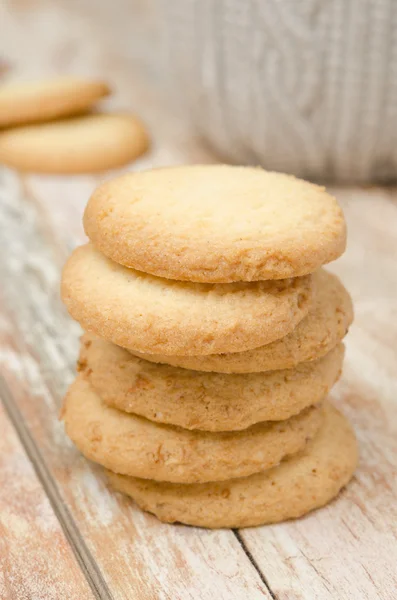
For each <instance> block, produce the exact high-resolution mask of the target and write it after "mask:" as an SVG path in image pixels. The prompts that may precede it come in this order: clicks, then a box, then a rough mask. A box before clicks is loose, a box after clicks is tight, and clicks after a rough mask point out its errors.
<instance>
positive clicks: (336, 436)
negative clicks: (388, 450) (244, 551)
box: [107, 405, 358, 528]
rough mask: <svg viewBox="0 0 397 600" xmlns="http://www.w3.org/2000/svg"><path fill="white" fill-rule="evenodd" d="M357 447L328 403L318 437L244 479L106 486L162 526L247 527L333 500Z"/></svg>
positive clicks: (124, 481) (126, 480) (114, 481)
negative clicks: (126, 498)
mask: <svg viewBox="0 0 397 600" xmlns="http://www.w3.org/2000/svg"><path fill="white" fill-rule="evenodd" d="M357 460H358V448H357V442H356V438H355V435H354V432H353V430H352V428H351V426H350V424H349V422H348V421H347V420H346V418H345V417H344V416H343V415H342V414H341V413H340V412H339V411H337V410H336V409H335V408H334V407H332V406H331V405H327V406H326V408H325V418H324V422H323V425H322V427H321V429H320V431H319V433H318V434H317V435H316V436H315V437H314V438H313V439H312V440H311V441H310V442H308V443H307V445H306V446H305V448H304V449H303V450H302V451H301V452H300V453H299V454H295V455H294V456H292V457H290V458H287V459H285V460H284V461H283V462H282V463H281V464H280V465H279V466H277V467H274V468H272V469H269V470H268V471H264V472H262V473H257V474H255V475H251V476H249V477H243V478H239V479H234V480H229V481H222V482H213V483H205V484H194V485H183V484H172V483H164V482H162V483H161V482H156V481H150V480H145V479H138V478H134V477H125V476H121V475H116V474H115V473H112V472H110V471H107V476H108V478H109V480H110V483H111V485H112V486H113V487H114V488H115V489H116V490H119V491H121V492H123V493H125V494H127V495H129V496H131V497H132V498H133V499H134V500H135V502H136V503H137V504H138V505H139V506H140V507H141V508H142V509H144V510H147V511H149V512H151V513H153V514H155V515H156V516H157V517H158V518H159V519H160V520H161V521H165V522H167V523H174V522H181V523H186V524H189V525H196V526H199V527H209V528H219V527H233V528H238V527H251V526H255V525H263V524H266V523H276V522H279V521H285V520H288V519H295V518H297V517H301V516H303V515H305V514H306V513H308V512H310V511H312V510H314V509H316V508H319V507H321V506H323V505H324V504H326V503H327V502H329V501H330V500H332V499H333V498H334V497H335V496H337V494H338V493H339V491H340V490H341V489H342V488H343V487H344V486H345V485H346V484H347V483H348V482H349V480H350V479H351V477H352V475H353V472H354V470H355V468H356V465H357Z"/></svg>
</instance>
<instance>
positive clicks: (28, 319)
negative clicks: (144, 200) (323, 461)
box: [0, 171, 270, 600]
mask: <svg viewBox="0 0 397 600" xmlns="http://www.w3.org/2000/svg"><path fill="white" fill-rule="evenodd" d="M24 190H26V186H20V182H19V179H18V177H17V176H16V175H14V174H12V173H11V172H5V171H3V172H1V171H0V211H1V213H0V221H1V223H2V239H3V242H4V244H5V246H4V247H6V248H7V253H6V254H5V256H4V260H3V261H1V264H0V277H1V280H2V282H4V284H3V286H2V288H1V290H0V313H1V316H2V321H1V325H2V327H1V342H2V349H3V350H2V353H1V355H0V359H1V363H2V366H3V369H4V370H5V372H6V379H7V381H8V384H9V387H10V389H11V391H12V393H13V395H14V399H15V403H16V405H17V407H18V409H19V411H20V413H21V416H22V418H23V419H24V421H25V423H26V426H27V427H28V429H29V430H30V433H31V435H32V437H33V439H34V441H35V444H36V446H37V447H38V449H39V452H40V454H41V457H42V461H43V463H44V465H45V467H46V469H47V471H48V477H49V478H51V477H52V478H53V479H54V480H55V481H56V485H57V490H58V492H57V493H58V495H59V497H60V499H61V500H62V502H64V503H65V504H66V507H67V509H68V513H69V516H70V521H72V522H73V523H72V524H71V525H70V526H71V528H73V527H72V526H73V524H74V526H75V528H77V530H78V532H79V533H80V535H81V537H82V538H83V540H84V544H85V545H86V546H87V547H88V550H89V553H90V555H91V560H90V557H88V561H89V564H88V566H87V568H88V569H89V570H90V571H93V572H94V575H96V576H98V577H99V579H101V577H102V578H103V581H100V583H99V586H100V588H101V590H102V593H103V594H104V597H108V596H109V597H113V598H115V599H119V598H120V599H121V598H128V599H130V598H139V599H142V600H146V599H150V600H152V599H153V600H154V599H157V598H159V599H162V598H164V599H166V598H175V599H179V598H181V599H182V598H183V599H186V598H191V599H197V598H202V599H207V600H212V598H213V595H214V594H216V597H217V598H224V599H229V598H236V599H241V600H243V599H245V598H247V597H249V598H253V599H259V598H260V599H262V598H270V594H269V592H268V590H267V588H266V586H265V585H264V583H263V582H262V581H261V578H260V576H259V575H258V573H257V572H256V570H255V568H254V567H253V566H252V564H251V562H250V560H249V558H248V557H247V555H246V554H245V553H244V550H243V548H242V547H241V545H240V544H239V542H238V540H237V538H236V537H235V535H234V534H233V533H232V532H229V531H215V532H209V531H205V530H200V529H194V528H187V527H183V526H179V527H178V526H175V527H172V526H168V525H163V524H161V523H159V522H158V521H157V520H156V519H155V518H154V517H151V516H150V515H146V514H144V513H142V512H141V511H140V510H139V509H137V508H136V507H135V506H134V505H133V504H132V502H130V501H129V500H127V499H125V498H122V497H121V496H118V495H116V494H115V493H113V492H111V491H108V489H107V487H106V485H105V482H104V480H103V479H102V476H101V474H100V472H99V470H98V469H97V468H96V467H95V466H93V465H91V464H90V463H88V462H87V461H86V460H85V459H84V458H83V457H81V456H80V454H79V453H78V451H77V450H76V449H75V448H74V447H73V445H72V444H71V442H69V441H68V440H67V438H66V436H65V434H64V431H63V425H62V424H61V423H60V422H59V421H58V419H57V415H58V412H59V408H60V403H61V398H62V395H63V393H64V391H65V389H66V386H67V384H68V383H69V382H70V381H71V378H72V377H73V370H74V362H75V359H76V356H77V337H78V334H79V328H78V327H77V325H76V324H74V323H72V321H71V320H70V319H69V318H68V317H67V315H66V311H65V310H64V308H63V307H62V306H61V303H60V299H59V296H58V285H59V274H60V268H61V263H62V262H63V260H64V256H65V254H66V249H65V248H64V247H63V246H62V244H59V245H58V244H57V236H56V232H55V231H54V230H51V229H50V228H49V225H48V223H49V219H48V218H47V216H46V214H45V211H43V210H41V212H38V206H39V205H38V204H34V203H31V202H30V201H29V198H28V197H27V196H25V195H24ZM36 200H37V199H36ZM69 516H68V517H67V520H69ZM75 542H76V545H77V547H79V545H80V537H79V536H77V538H76V540H75ZM106 594H108V596H107V595H106Z"/></svg>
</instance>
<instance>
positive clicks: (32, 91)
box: [0, 77, 110, 127]
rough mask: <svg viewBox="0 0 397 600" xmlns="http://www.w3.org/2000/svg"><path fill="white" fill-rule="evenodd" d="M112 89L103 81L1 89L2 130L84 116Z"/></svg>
mask: <svg viewBox="0 0 397 600" xmlns="http://www.w3.org/2000/svg"><path fill="white" fill-rule="evenodd" d="M109 93H110V88H109V86H108V84H107V83H105V82H104V81H98V80H90V79H84V78H79V77H59V78H54V79H48V80H44V81H36V82H25V83H23V82H22V83H17V82H14V83H8V84H3V85H1V86H0V127H11V126H15V125H21V124H25V123H34V122H38V121H50V120H51V119H56V118H59V117H64V116H69V115H73V114H77V113H79V112H83V111H85V110H87V109H88V108H90V107H91V106H92V105H93V104H95V102H97V101H98V100H99V99H100V98H103V97H104V96H107V95H108V94H109Z"/></svg>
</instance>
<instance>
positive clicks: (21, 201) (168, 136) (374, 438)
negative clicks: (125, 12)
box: [0, 0, 397, 600]
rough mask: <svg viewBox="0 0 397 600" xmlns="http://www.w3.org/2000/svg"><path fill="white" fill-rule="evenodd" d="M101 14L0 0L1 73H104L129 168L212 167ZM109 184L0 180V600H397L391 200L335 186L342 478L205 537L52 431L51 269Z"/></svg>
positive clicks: (60, 351) (396, 351) (63, 366)
mask: <svg viewBox="0 0 397 600" xmlns="http://www.w3.org/2000/svg"><path fill="white" fill-rule="evenodd" d="M5 4H7V6H5ZM135 4H137V3H135ZM138 4H139V5H140V6H141V8H142V7H144V5H145V3H143V2H141V3H138ZM106 6H108V5H107V3H106V2H105V3H103V2H100V3H97V4H95V3H93V2H92V0H91V1H90V0H86V1H85V2H84V3H78V2H76V1H70V2H66V1H65V2H57V3H54V2H52V3H50V2H46V1H44V0H43V1H40V2H39V1H37V0H36V1H32V0H30V1H26V0H24V1H22V0H19V1H18V2H16V1H15V2H11V3H10V2H6V3H2V4H1V6H0V23H1V26H0V44H1V46H0V52H1V53H2V54H1V56H0V57H1V63H0V65H1V67H0V68H1V70H2V71H7V70H8V69H13V70H15V72H17V73H19V74H20V75H21V76H25V75H29V74H39V73H48V74H51V73H56V72H59V71H62V72H78V73H81V72H84V73H88V74H102V75H104V76H106V77H108V78H109V79H110V81H112V82H113V83H114V85H115V88H116V89H117V95H116V96H115V98H114V100H112V101H111V102H110V105H112V106H117V107H120V106H121V107H128V108H132V109H133V110H136V111H137V112H138V113H140V114H141V115H142V116H143V117H144V118H145V120H146V121H147V123H148V125H149V127H150V128H151V131H152V134H153V137H154V147H153V150H152V152H151V153H150V154H149V155H148V156H147V157H146V158H145V159H144V160H141V161H139V162H138V163H136V164H135V165H134V166H133V168H134V169H141V168H146V167H148V166H151V165H164V164H176V163H181V162H203V161H204V162H212V161H215V160H216V157H214V156H212V155H211V154H210V153H208V151H206V150H205V149H204V148H202V147H201V146H200V145H199V143H198V142H197V140H195V139H194V135H193V134H192V133H191V132H189V130H188V129H187V128H186V127H185V126H184V125H183V124H181V123H180V122H179V121H178V120H177V119H176V117H175V115H174V116H173V115H172V111H167V109H166V108H164V107H163V106H162V103H161V102H159V101H158V98H157V97H156V92H155V91H154V90H153V89H152V88H151V86H150V85H149V84H148V81H147V78H146V79H145V78H142V77H141V76H140V75H139V71H138V70H137V69H136V66H135V64H134V60H133V59H132V57H131V56H129V57H128V56H127V55H126V54H125V53H123V52H122V51H121V49H120V47H117V46H115V45H114V43H113V41H114V38H113V41H111V38H110V36H109V35H108V34H109V32H108V31H107V28H106V23H107V19H108V15H107V14H102V19H101V18H97V20H94V19H93V16H94V15H95V16H96V17H98V13H101V10H102V9H103V10H104V9H105V8H106ZM109 6H113V3H109ZM96 7H98V9H99V8H100V9H101V10H98V11H97V10H96ZM107 10H109V8H108V9H107ZM91 17H92V18H91ZM99 17H100V14H99ZM111 175H114V174H111ZM108 176H109V174H106V175H105V176H102V177H95V178H94V177H70V178H63V177H44V176H43V177H38V176H33V175H32V176H22V175H18V174H17V173H15V172H12V171H8V170H5V169H0V227H1V231H0V236H1V252H2V255H1V260H0V281H1V284H0V364H1V372H2V378H1V380H0V381H1V385H0V394H1V400H2V405H0V408H1V410H0V598H1V600H10V599H18V600H25V599H26V600H28V599H29V600H33V599H34V600H55V599H56V600H58V599H67V600H74V599H76V600H86V599H92V598H103V599H114V600H116V599H117V600H118V599H128V600H131V599H139V600H146V599H147V600H149V599H151V600H152V599H159V600H160V599H161V600H163V599H164V600H165V599H172V600H178V599H183V600H187V599H195V600H197V599H208V600H214V599H216V600H220V599H227V600H230V599H240V600H243V599H244V600H245V599H250V600H256V599H261V598H266V599H268V600H269V599H271V598H273V599H277V600H298V599H302V600H303V599H304V600H312V599H313V600H314V599H316V600H317V599H318V600H330V599H333V600H334V599H337V600H342V599H346V600H347V599H349V600H366V599H371V600H375V599H378V598H379V599H382V600H387V599H390V600H392V599H395V598H397V572H396V568H397V543H396V537H397V535H396V533H397V508H396V492H397V482H396V463H397V458H396V457H397V416H396V409H397V377H396V376H397V309H396V295H397V267H396V259H397V192H396V190H395V189H392V188H387V189H386V188H385V189H381V188H376V187H374V188H366V189H356V188H349V189H347V188H344V189H341V188H337V189H334V190H333V191H334V192H335V194H336V195H337V197H338V199H339V200H340V202H341V204H342V206H343V208H344V210H345V213H346V218H347V221H348V226H349V247H348V250H347V252H346V254H345V255H344V257H343V258H342V259H340V260H339V261H338V262H337V263H336V264H335V265H332V270H334V271H335V272H337V273H338V274H339V275H340V276H341V277H342V279H343V281H344V283H345V284H346V286H347V287H348V288H349V290H350V291H351V293H352V296H353V299H354V302H355V310H356V319H355V324H354V326H353V327H352V328H351V332H350V333H349V336H348V339H347V356H346V366H345V370H344V375H343V378H342V380H341V382H340V383H339V384H338V385H337V387H336V388H335V391H334V392H333V394H332V396H333V398H334V400H335V402H336V403H337V404H338V405H340V406H342V407H343V410H344V411H345V413H346V414H347V415H348V417H349V418H350V419H351V420H352V421H353V423H354V425H355V428H356V431H357V434H358V437H359V441H360V447H361V460H360V466H359V469H358V471H357V474H356V476H355V477H354V480H353V482H352V483H351V485H350V486H349V487H348V488H347V489H346V490H345V491H343V492H342V494H341V495H340V496H339V498H338V499H337V500H336V501H334V502H333V503H331V504H330V505H329V506H328V507H326V508H324V509H323V510H320V511H317V512H315V513H313V514H311V515H309V516H308V517H306V518H304V519H301V520H299V521H297V522H290V523H285V524H282V525H274V526H270V527H259V528H255V529H246V530H241V531H229V530H222V531H205V530H201V529H197V528H191V527H184V526H169V525H163V524H161V523H159V522H158V521H157V520H156V519H155V518H154V517H152V516H150V515H147V514H144V513H142V512H141V511H140V510H139V509H137V508H136V507H135V506H134V505H133V504H132V502H130V501H128V500H127V499H125V498H123V497H122V496H120V495H118V494H115V493H112V492H111V491H109V490H108V489H107V487H106V484H105V482H104V480H103V478H102V476H101V474H100V472H99V470H98V469H97V468H96V467H95V465H92V464H90V463H88V462H87V461H86V460H85V459H83V458H82V457H81V456H80V455H79V453H78V452H77V451H76V450H75V449H74V447H73V446H72V444H71V443H70V442H69V441H68V440H67V439H66V437H65V435H64V432H63V427H62V424H61V423H60V422H59V421H58V413H59V408H60V405H61V401H62V396H63V394H64V392H65V389H66V387H67V385H68V384H69V383H70V381H71V380H72V378H73V375H74V364H75V359H76V356H77V339H78V335H79V328H78V326H77V325H76V324H75V323H73V322H72V321H71V320H70V319H69V318H68V316H67V315H66V312H65V310H64V308H63V307H62V305H61V303H60V300H59V292H58V287H59V274H60V269H61V267H62V264H63V263H64V261H65V259H66V257H67V255H68V254H69V253H70V251H71V249H72V248H73V247H74V246H75V245H76V244H79V243H80V242H81V241H82V240H83V239H84V236H83V232H82V228H81V215H82V211H83V208H84V204H85V202H86V201H87V198H88V196H89V194H90V193H91V191H92V190H93V189H94V187H95V186H96V185H97V182H98V180H100V179H103V177H108Z"/></svg>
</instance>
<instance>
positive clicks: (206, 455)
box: [62, 376, 323, 483]
mask: <svg viewBox="0 0 397 600" xmlns="http://www.w3.org/2000/svg"><path fill="white" fill-rule="evenodd" d="M322 417H323V410H322V408H320V407H314V406H313V407H310V408H308V409H306V410H305V411H303V412H301V413H300V414H299V415H297V416H295V417H292V418H291V419H288V420H287V421H275V422H270V423H259V424H258V425H253V426H252V427H250V428H248V429H245V430H243V431H238V432H226V433H219V432H218V433H209V432H203V431H188V430H186V429H182V428H180V427H171V426H169V425H159V424H158V423H153V422H152V421H149V420H147V419H144V418H142V417H138V416H136V415H133V414H127V413H124V412H121V411H118V410H116V409H114V408H109V407H107V406H106V405H105V404H104V403H103V402H102V401H101V399H100V398H99V396H98V395H97V394H96V393H95V392H94V390H93V388H92V387H91V386H90V384H89V383H88V381H87V380H86V379H85V378H83V377H82V376H80V377H78V378H77V379H76V381H75V382H74V383H73V384H72V385H71V387H70V388H69V391H68V393H67V395H66V398H65V402H64V407H63V414H62V418H63V420H64V423H65V429H66V433H67V434H68V436H69V437H70V438H71V440H72V441H73V442H74V443H75V445H76V446H77V448H78V449H79V450H80V451H81V452H82V453H83V454H84V456H86V457H87V458H89V459H90V460H92V461H94V462H97V463H99V464H101V465H103V466H104V467H106V468H108V469H111V470H112V471H114V472H116V473H122V474H124V475H133V476H135V477H145V478H150V479H156V480H159V481H174V482H185V483H192V482H201V481H218V480H223V479H230V478H233V477H244V476H246V475H250V474H251V473H255V472H258V471H262V470H264V469H267V468H269V467H271V466H273V465H276V464H278V463H279V462H280V460H281V459H282V458H283V457H284V456H286V455H289V454H293V453H294V452H298V451H299V450H301V449H302V448H303V447H304V445H305V444H306V442H307V440H308V439H311V438H312V437H313V436H314V435H315V434H316V433H317V431H318V429H319V427H320V425H321V422H322Z"/></svg>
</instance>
